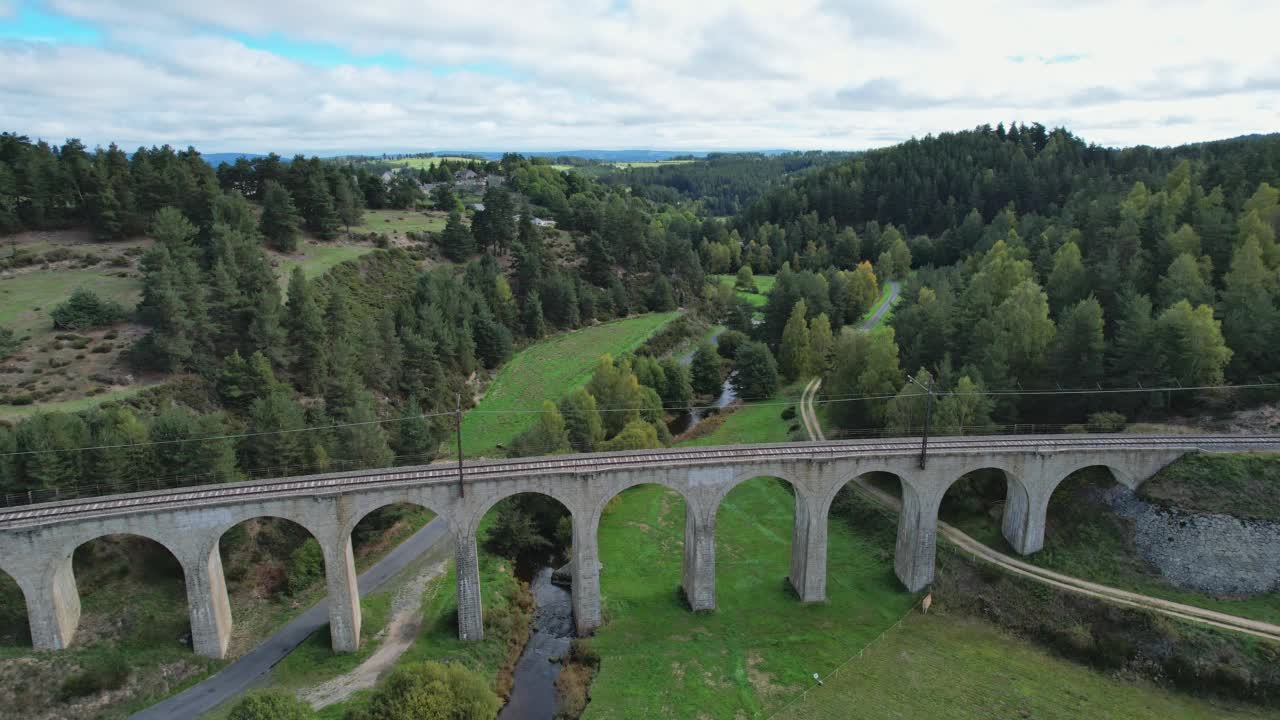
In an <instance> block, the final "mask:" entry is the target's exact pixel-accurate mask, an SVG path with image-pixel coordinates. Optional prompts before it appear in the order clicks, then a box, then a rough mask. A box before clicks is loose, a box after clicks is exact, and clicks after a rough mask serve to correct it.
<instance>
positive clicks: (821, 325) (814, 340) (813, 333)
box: [784, 313, 835, 375]
mask: <svg viewBox="0 0 1280 720" xmlns="http://www.w3.org/2000/svg"><path fill="white" fill-rule="evenodd" d="M784 333H785V330H784ZM809 344H810V346H811V347H812V348H813V366H812V367H811V368H810V369H809V371H810V372H811V373H813V374H816V375H824V374H826V372H827V368H829V367H830V366H831V352H832V350H834V349H835V337H834V336H833V335H832V333H831V321H830V320H828V319H827V314H826V313H819V314H818V316H817V317H815V318H813V319H812V320H810V321H809Z"/></svg>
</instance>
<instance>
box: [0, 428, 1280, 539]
mask: <svg viewBox="0 0 1280 720" xmlns="http://www.w3.org/2000/svg"><path fill="white" fill-rule="evenodd" d="M1215 446H1216V447H1228V448H1232V447H1241V446H1248V447H1251V448H1276V449H1278V450H1280V435H1261V436H1259V435H1217V434H1212V435H1210V434H1206V435H1124V434H1115V435H1080V434H1076V435H1011V436H1003V437H1002V436H970V437H965V436H958V437H947V438H943V439H936V440H935V441H934V443H933V449H934V450H935V452H939V453H946V452H964V451H975V450H976V451H982V450H996V451H999V450H1006V451H1007V450H1017V449H1031V450H1038V451H1044V450H1062V449H1109V448H1116V447H1125V448H1135V449H1158V448H1170V447H1185V448H1188V449H1206V448H1211V447H1215ZM918 451H919V439H918V438H890V439H878V440H843V441H819V442H804V443H786V444H772V445H739V446H719V447H710V448H696V449H695V448H689V449H682V450H678V451H677V450H666V449H664V450H640V451H631V452H620V453H594V454H578V455H558V456H550V457H546V458H541V459H518V460H497V461H473V462H469V463H464V464H463V466H462V477H463V481H464V482H465V481H466V480H472V481H476V480H486V479H492V478H495V477H496V478H501V477H504V476H509V475H521V476H525V475H545V474H557V473H582V474H592V473H596V472H608V471H613V470H623V469H628V468H635V467H653V466H657V465H660V466H663V467H680V466H691V465H704V464H714V463H718V462H734V461H739V462H740V461H747V462H750V461H768V460H772V459H796V458H805V457H815V456H821V457H825V458H844V457H857V456H880V455H887V456H896V455H905V454H912V453H915V452H918ZM457 479H458V467H457V466H456V465H452V464H451V465H425V466H416V467H409V468H397V469H395V470H385V471H374V472H359V471H355V472H344V473H331V474H324V475H308V476H300V477H289V478H274V479H269V480H256V481H246V482H241V483H231V484H220V485H202V486H194V487H190V488H181V489H175V490H166V491H151V492H146V493H130V494H125V495H107V496H102V497H97V498H90V499H83V500H70V501H62V502H53V503H40V504H33V505H26V506H23V507H21V508H16V509H13V510H8V511H4V512H0V529H10V528H17V527H29V526H33V525H40V524H43V523H46V522H50V523H52V522H58V521H60V520H64V519H68V518H75V517H80V516H85V515H101V514H107V515H117V514H131V513H133V512H137V511H140V510H145V509H157V508H163V507H168V506H174V507H189V506H192V505H211V504H224V503H226V502H230V501H235V500H239V499H242V498H249V497H253V498H259V497H262V496H270V497H291V496H297V495H315V494H332V493H342V492H344V491H348V490H356V489H369V488H375V489H376V488H380V487H396V486H401V485H405V484H413V485H432V484H436V483H447V482H457Z"/></svg>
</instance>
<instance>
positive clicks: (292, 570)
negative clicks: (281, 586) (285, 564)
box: [288, 538, 324, 595]
mask: <svg viewBox="0 0 1280 720" xmlns="http://www.w3.org/2000/svg"><path fill="white" fill-rule="evenodd" d="M288 575H289V594H290V595H297V594H298V593H300V592H303V591H304V590H306V589H307V588H309V587H311V586H312V585H313V584H315V582H316V581H317V580H319V579H320V578H322V577H324V551H322V550H321V549H320V543H318V542H316V540H315V538H308V539H307V541H306V542H304V543H302V545H301V546H300V547H299V548H298V549H297V550H294V551H293V553H292V554H291V555H290V556H289V570H288Z"/></svg>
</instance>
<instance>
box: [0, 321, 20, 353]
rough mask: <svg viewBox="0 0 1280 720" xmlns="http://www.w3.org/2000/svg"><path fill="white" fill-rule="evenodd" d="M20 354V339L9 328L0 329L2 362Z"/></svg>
mask: <svg viewBox="0 0 1280 720" xmlns="http://www.w3.org/2000/svg"><path fill="white" fill-rule="evenodd" d="M16 352H18V339H17V338H16V337H14V336H13V331H12V330H10V329H9V328H0V360H3V359H5V358H7V357H9V356H10V355H12V354H14V353H16Z"/></svg>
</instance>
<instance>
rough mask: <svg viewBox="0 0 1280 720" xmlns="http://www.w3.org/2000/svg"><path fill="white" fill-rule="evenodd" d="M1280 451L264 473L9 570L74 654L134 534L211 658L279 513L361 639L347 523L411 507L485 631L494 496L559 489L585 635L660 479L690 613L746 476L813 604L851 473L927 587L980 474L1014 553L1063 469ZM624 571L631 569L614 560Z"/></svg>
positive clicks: (690, 456)
mask: <svg viewBox="0 0 1280 720" xmlns="http://www.w3.org/2000/svg"><path fill="white" fill-rule="evenodd" d="M1226 450H1232V451H1238V450H1280V435H1268V436H1231V435H1182V436H1177V435H1173V436H1157V435H1056V436H1048V435H1033V436H1006V437H970V438H943V439H938V440H936V441H935V442H934V443H932V444H931V446H930V448H929V455H928V461H927V466H926V467H925V468H921V467H920V462H919V460H920V457H919V439H918V438H904V439H887V440H878V441H855V442H816V443H795V444H786V445H758V446H732V447H717V448H698V449H689V450H658V451H641V452H626V453H600V454H590V455H563V456H555V457H547V458H537V459H527V460H514V461H495V462H474V463H466V464H465V465H464V467H463V472H462V480H461V483H460V482H459V480H458V470H457V467H456V466H448V465H429V466H421V467H411V468H394V469H389V470H384V471H364V472H355V473H338V474H329V475H312V476H305V477H297V478H286V479H280V480H270V481H251V482H245V483H236V484H228V485H216V486H202V487H195V488H186V489H181V490H171V491H160V492H151V493H136V494H130V495H117V496H110V497H103V498H93V499H88V500H77V501H69V502H62V503H46V504H40V505H29V506H25V507H22V508H18V509H11V510H8V511H4V512H0V570H2V571H4V572H6V573H8V574H9V575H11V576H12V577H13V578H14V579H15V580H17V583H18V585H19V586H20V587H21V588H22V591H23V593H24V595H25V597H26V603H27V612H28V615H29V618H30V623H31V636H32V640H33V644H34V646H35V647H36V648H37V649H42V650H55V649H60V648H65V647H67V646H68V645H69V644H70V643H71V642H72V638H73V637H74V635H75V631H76V625H77V623H78V622H79V617H80V597H79V593H78V591H77V589H76V580H75V576H74V573H73V572H72V554H73V553H74V551H75V549H76V548H77V547H79V546H80V545H81V544H83V543H85V542H87V541H89V540H92V539H94V538H99V537H102V536H105V535H113V534H132V535H139V536H142V537H145V538H150V539H152V540H154V541H156V542H159V543H160V544H161V545H163V546H165V547H166V548H168V549H169V550H170V551H171V552H172V553H173V555H174V556H175V557H176V558H177V560H178V561H179V562H180V563H181V565H182V568H183V571H184V574H185V577H186V588H187V602H188V604H189V606H190V614H191V629H192V644H193V647H194V650H195V651H196V652H197V653H199V654H200V655H204V656H208V657H214V658H219V657H223V656H224V655H225V653H226V649H227V642H228V640H229V638H230V634H231V622H232V618H231V609H230V605H229V603H228V599H227V590H226V585H225V582H224V579H223V572H222V560H221V556H220V554H219V550H218V543H219V539H220V538H221V537H222V535H223V533H225V532H226V531H227V530H228V529H230V528H232V527H233V526H235V525H237V524H238V523H240V522H243V521H245V520H248V519H252V518H258V517H278V518H285V519H288V520H291V521H293V522H296V523H298V524H299V525H301V526H302V527H304V528H306V529H307V530H308V531H310V532H311V534H312V535H313V536H314V537H315V538H316V540H317V541H318V542H319V544H320V547H321V548H322V549H323V553H324V561H325V577H326V582H327V585H328V591H329V612H330V634H331V637H332V643H333V648H334V650H337V651H352V650H355V649H356V648H357V646H358V644H359V638H360V602H359V595H358V593H357V590H356V572H355V565H354V563H353V559H352V552H351V531H352V529H353V528H354V527H355V526H356V523H358V522H359V521H360V520H361V518H363V517H365V516H366V515H367V514H369V513H370V512H372V511H374V510H376V509H378V508H381V507H384V506H387V505H390V504H393V503H414V504H417V505H420V506H422V507H425V508H428V509H430V510H431V511H433V512H435V513H436V514H438V515H440V516H441V517H443V518H445V519H446V521H447V522H448V525H449V529H450V532H451V534H452V536H453V541H454V544H455V548H456V556H457V578H458V584H457V593H458V616H459V617H458V632H459V635H460V636H461V637H462V639H464V640H479V639H480V638H481V637H482V636H483V633H484V624H483V615H482V609H481V602H480V571H479V562H478V554H477V547H476V531H477V528H478V526H479V524H480V521H481V518H483V517H484V515H485V513H486V512H487V511H488V510H489V509H491V508H492V507H493V506H494V504H495V503H497V502H498V501H499V500H502V499H503V498H506V497H510V496H512V495H516V494H519V493H528V492H534V493H542V494H545V495H548V496H550V497H552V498H555V499H556V500H558V501H559V502H561V503H563V504H564V506H565V507H566V508H567V509H568V510H569V512H570V513H571V515H572V519H573V549H572V554H573V558H572V559H573V563H574V568H575V572H574V577H573V594H572V596H573V610H574V618H575V622H576V625H577V630H578V632H579V634H587V633H590V632H592V631H593V630H594V629H595V628H596V627H598V626H599V625H600V569H599V558H598V545H597V537H596V536H597V533H598V531H599V524H600V518H601V514H602V513H603V511H604V508H605V505H606V504H607V503H608V502H609V500H610V499H612V498H613V497H614V496H616V495H617V494H618V493H620V492H622V491H624V490H626V489H627V488H630V487H634V486H637V485H642V484H651V483H652V484H658V485H662V486H664V487H667V488H670V489H671V490H673V491H675V492H677V493H679V494H680V495H681V496H682V497H683V498H684V500H685V503H686V505H685V536H684V570H683V581H682V584H683V587H684V592H685V595H686V597H687V599H688V602H689V605H690V607H691V608H692V609H693V610H712V609H714V608H715V606H716V591H715V549H716V544H715V524H716V511H717V509H718V508H719V506H720V502H721V501H722V500H723V499H724V497H725V496H726V495H727V494H728V493H729V491H730V490H732V489H733V488H734V487H735V486H736V485H738V484H739V483H741V482H743V481H745V480H748V479H751V478H756V477H762V476H767V477H777V478H782V479H783V480H785V481H787V482H788V483H790V485H791V486H792V488H793V489H794V496H795V528H794V534H793V536H792V545H791V571H790V580H791V584H792V585H793V586H794V588H795V590H796V593H797V594H798V596H799V598H800V600H801V601H803V602H821V601H823V600H824V599H825V597H826V580H827V577H826V572H827V560H826V558H827V516H828V513H829V510H830V508H831V503H832V500H833V499H834V498H835V496H836V493H837V492H839V490H840V489H841V488H842V487H844V485H845V484H846V483H848V482H849V481H850V480H853V479H854V478H857V477H860V476H863V475H867V474H869V473H891V474H892V475H894V476H896V477H897V478H898V479H899V481H900V482H901V487H902V498H903V511H902V513H901V515H900V516H899V520H898V539H897V547H896V553H895V559H894V568H895V570H896V572H897V576H898V578H899V579H900V580H901V581H902V584H903V585H904V586H906V588H907V589H908V590H910V591H913V592H915V591H919V590H922V589H924V588H925V587H926V586H928V585H929V584H930V582H932V580H933V568H934V552H935V543H936V540H937V523H938V510H939V507H940V505H941V502H942V497H943V495H944V494H945V493H946V491H947V489H948V488H949V487H950V486H951V485H952V484H953V483H954V482H955V481H957V480H959V479H960V478H961V477H963V476H964V475H966V474H968V473H970V472H973V471H975V470H982V469H989V468H994V469H998V470H1001V471H1003V472H1004V474H1005V476H1006V478H1007V482H1008V485H1007V496H1006V502H1005V507H1004V520H1003V528H1004V536H1005V538H1007V539H1008V541H1009V543H1010V545H1012V546H1013V547H1014V548H1015V549H1016V550H1017V551H1018V552H1019V553H1023V554H1026V553H1032V552H1035V551H1037V550H1039V549H1040V548H1041V546H1042V545H1043V544H1044V529H1045V516H1046V513H1047V510H1048V505H1049V498H1050V496H1051V495H1052V494H1053V491H1054V489H1055V488H1056V487H1057V486H1058V484H1059V483H1061V482H1062V481H1063V480H1064V479H1065V478H1066V477H1067V476H1069V475H1071V474H1072V473H1074V472H1076V471H1077V470H1081V469H1083V468H1087V467H1093V466H1103V467H1106V468H1108V469H1109V470H1110V471H1111V473H1112V474H1113V476H1114V477H1115V478H1116V480H1117V481H1119V482H1120V483H1123V484H1124V485H1126V486H1128V487H1130V488H1137V487H1138V486H1139V485H1140V484H1141V483H1143V482H1145V481H1146V480H1147V479H1148V478H1150V477H1151V476H1152V475H1153V474H1155V473H1156V472H1157V471H1158V470H1159V469H1160V468H1162V467H1164V466H1165V465H1167V464H1168V463H1170V462H1172V461H1173V460H1175V459H1177V458H1178V457H1180V456H1182V455H1184V454H1187V453H1190V452H1200V451H1226ZM615 571H617V572H625V568H616V569H615Z"/></svg>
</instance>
